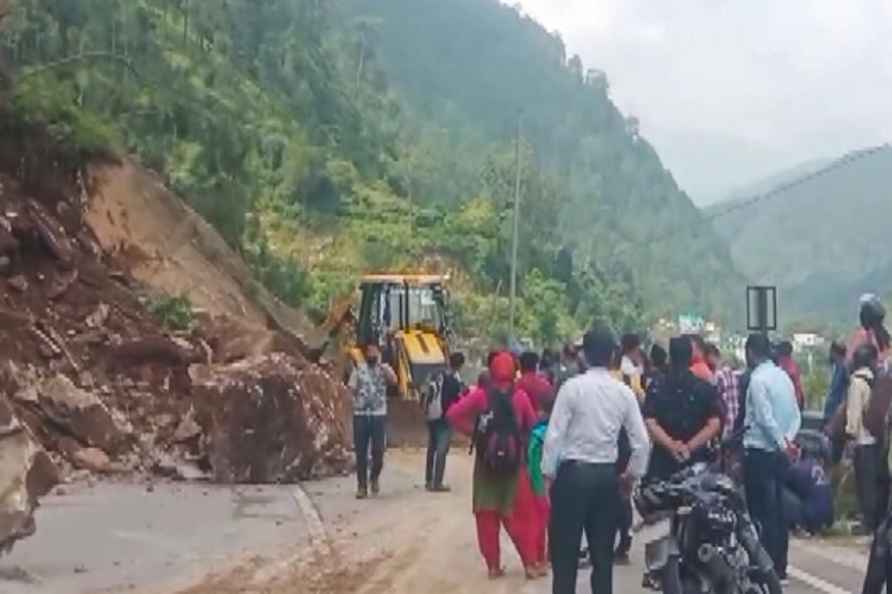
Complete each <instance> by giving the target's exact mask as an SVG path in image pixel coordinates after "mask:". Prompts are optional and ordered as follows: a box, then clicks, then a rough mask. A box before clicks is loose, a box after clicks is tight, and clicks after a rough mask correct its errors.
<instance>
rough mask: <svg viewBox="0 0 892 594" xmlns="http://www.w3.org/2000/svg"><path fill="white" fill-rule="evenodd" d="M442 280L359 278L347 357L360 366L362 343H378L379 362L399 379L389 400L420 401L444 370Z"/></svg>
mask: <svg viewBox="0 0 892 594" xmlns="http://www.w3.org/2000/svg"><path fill="white" fill-rule="evenodd" d="M446 280H447V279H446V277H442V276H435V275H369V276H365V277H363V278H362V281H361V283H360V287H359V289H360V294H361V300H360V304H359V312H358V317H357V319H356V345H354V346H353V347H352V348H351V349H350V355H351V359H352V360H353V363H354V364H356V365H358V364H361V363H362V362H363V360H364V359H363V354H362V349H361V347H362V345H364V344H367V343H368V342H370V341H375V342H377V343H378V345H379V346H380V347H381V358H382V360H383V361H384V362H385V363H389V364H390V365H391V366H392V367H393V369H394V371H395V372H396V374H397V378H398V379H399V382H398V385H397V387H396V389H395V393H394V394H392V395H393V396H398V397H399V398H401V399H404V400H418V399H419V397H420V390H421V389H422V387H423V386H425V385H426V384H427V382H428V380H429V378H431V377H432V376H433V374H435V373H437V372H439V371H441V370H443V369H445V368H446V361H447V357H448V353H449V346H448V338H449V335H450V319H449V310H448V301H449V295H448V292H447V291H446V288H445V286H444V284H445V281H446Z"/></svg>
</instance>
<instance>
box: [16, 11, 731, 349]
mask: <svg viewBox="0 0 892 594" xmlns="http://www.w3.org/2000/svg"><path fill="white" fill-rule="evenodd" d="M0 44H2V45H3V46H4V47H5V49H6V51H7V53H8V55H9V56H10V57H11V58H12V61H13V63H14V64H15V66H16V69H17V75H18V78H17V82H16V87H15V90H14V94H13V96H12V101H11V106H10V107H11V109H12V110H13V112H14V113H15V114H16V116H17V117H18V118H21V119H22V120H24V121H28V122H37V123H40V124H42V125H45V126H47V127H48V129H49V130H50V131H51V132H52V134H53V135H54V137H55V138H56V139H57V140H58V141H60V142H63V143H67V144H71V145H74V146H78V147H80V148H84V149H87V150H94V151H107V150H111V151H113V152H117V153H118V154H135V155H138V157H139V158H140V159H141V161H142V162H143V163H144V164H146V165H147V166H149V167H152V168H154V169H156V170H157V171H159V172H160V173H162V174H163V175H164V176H165V177H166V178H167V179H168V180H169V183H170V184H171V186H172V187H173V188H174V189H175V190H176V191H177V192H178V193H180V194H181V195H182V196H184V197H185V198H186V199H187V200H189V201H190V203H191V204H192V205H193V206H194V207H195V208H196V209H197V210H198V211H199V212H201V213H202V214H203V215H204V216H205V217H206V218H207V219H208V220H209V221H211V222H212V223H213V224H214V225H215V226H216V227H217V228H218V229H220V231H221V232H222V233H223V234H224V236H225V237H226V239H227V241H229V242H230V243H231V244H232V245H233V246H235V247H237V248H238V249H240V250H241V251H242V253H243V254H244V256H245V258H246V260H247V261H248V262H249V263H250V264H251V266H252V267H253V269H254V270H255V272H256V274H257V275H258V277H259V278H261V279H262V280H263V281H264V282H265V283H266V284H267V285H268V286H270V288H271V289H272V290H274V291H275V292H276V293H277V294H278V295H279V296H281V297H282V298H283V299H285V300H286V301H288V302H289V303H291V304H293V305H298V306H302V307H305V308H307V309H308V310H309V311H310V312H313V313H316V314H317V315H319V314H322V312H324V311H325V309H326V308H327V305H328V302H329V300H330V299H331V298H332V297H333V296H335V295H338V294H340V293H343V292H344V291H347V290H349V288H350V287H351V285H352V283H353V282H355V279H356V277H357V275H358V274H359V273H361V272H362V271H365V270H378V269H405V270H409V269H417V268H422V267H424V268H431V267H440V268H445V269H448V270H451V271H453V273H454V276H455V285H456V289H457V291H458V292H459V293H460V295H459V299H458V300H456V301H457V303H458V304H459V312H458V313H459V319H460V321H461V322H462V323H463V324H464V325H465V327H466V328H472V329H474V331H475V332H478V333H484V334H488V335H490V336H500V335H504V333H505V329H506V325H507V297H506V294H507V285H508V282H507V281H508V270H509V255H510V243H511V242H510V239H511V202H512V199H513V192H514V183H515V146H514V130H515V126H516V121H517V116H518V112H519V110H522V120H523V130H524V133H523V139H524V140H523V143H522V146H521V153H520V154H521V165H522V179H521V188H522V195H523V208H522V219H521V233H522V235H521V237H522V238H523V239H522V242H521V250H520V288H521V293H522V300H521V309H520V316H519V324H520V329H521V331H522V333H523V334H524V335H526V336H530V337H531V338H534V339H536V340H537V341H540V342H554V341H556V340H558V339H560V338H562V337H566V336H570V335H573V334H575V333H576V332H578V331H579V329H580V328H583V327H585V326H586V325H588V324H589V323H591V321H592V320H593V319H595V318H609V319H611V320H612V321H613V322H614V324H615V325H617V326H618V327H619V329H623V328H633V327H640V326H641V325H642V324H643V323H644V321H645V318H646V317H647V316H650V315H656V314H662V313H667V312H671V311H677V310H679V309H699V310H701V311H703V312H704V313H707V314H716V313H722V309H721V308H722V305H727V297H728V296H729V295H731V294H732V293H731V291H732V287H733V285H734V283H735V282H736V280H737V278H736V275H735V274H734V273H733V272H732V271H731V270H732V269H731V266H730V261H729V259H728V256H727V253H726V250H725V249H724V248H723V246H722V244H721V242H719V241H718V240H717V239H716V237H715V235H714V233H713V231H712V229H711V228H710V227H709V226H708V225H705V224H703V223H702V219H701V217H700V214H699V212H698V211H697V210H696V209H695V208H694V207H693V205H692V204H691V203H690V201H689V200H688V198H687V196H686V195H685V194H684V193H683V192H681V191H680V190H679V189H678V187H677V186H676V184H675V182H674V181H673V180H672V177H671V175H670V174H669V173H668V172H667V171H665V169H664V168H663V166H662V164H661V163H660V161H659V158H658V157H657V155H656V153H655V151H654V150H653V149H652V147H651V146H650V145H649V144H648V143H647V142H646V141H645V140H644V139H643V138H641V137H640V136H639V134H638V131H637V123H636V121H635V120H634V118H625V117H623V115H622V114H620V113H619V111H618V110H617V109H616V107H615V106H614V105H613V104H612V103H611V101H610V99H609V88H608V83H607V79H606V76H604V75H603V74H602V73H600V72H597V71H594V70H591V71H588V72H584V69H583V66H582V64H581V61H580V60H579V59H578V58H576V57H574V58H571V59H569V60H568V59H567V58H566V55H565V50H564V47H563V44H562V42H561V41H560V39H559V38H557V37H555V36H553V35H551V34H549V33H547V32H546V31H545V30H544V29H543V28H542V27H541V26H539V25H538V24H537V23H535V22H533V21H531V20H529V19H528V18H526V17H523V16H521V15H520V14H519V13H518V12H517V11H516V10H515V9H513V8H508V7H505V6H503V5H501V4H499V3H498V2H496V1H494V0H453V1H450V2H433V1H429V0H411V1H410V0H375V1H374V2H372V1H369V0H366V1H363V0H336V1H332V2H328V1H323V0H262V1H256V0H226V1H217V0H208V1H195V0H17V2H16V5H15V11H14V12H13V13H12V15H11V16H10V17H9V19H8V23H7V27H6V30H5V31H4V32H3V33H0Z"/></svg>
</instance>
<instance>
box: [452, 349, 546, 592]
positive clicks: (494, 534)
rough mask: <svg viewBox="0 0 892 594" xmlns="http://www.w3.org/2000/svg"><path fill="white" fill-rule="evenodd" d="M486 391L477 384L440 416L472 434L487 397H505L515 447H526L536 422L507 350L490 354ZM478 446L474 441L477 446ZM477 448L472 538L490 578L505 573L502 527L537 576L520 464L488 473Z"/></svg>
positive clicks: (531, 515)
mask: <svg viewBox="0 0 892 594" xmlns="http://www.w3.org/2000/svg"><path fill="white" fill-rule="evenodd" d="M489 371H490V376H491V377H490V380H491V384H490V386H491V387H490V389H489V390H486V389H483V388H477V389H475V390H473V391H472V392H470V393H469V394H468V395H467V396H465V397H464V398H462V399H461V400H460V401H459V402H457V403H456V404H454V405H453V406H452V407H451V408H450V409H449V412H448V413H447V414H446V418H447V419H448V420H449V423H450V424H451V425H452V426H453V427H454V428H455V429H456V430H458V431H460V432H462V433H464V434H465V435H473V433H474V431H475V428H476V423H477V419H478V417H480V415H482V414H484V413H486V412H487V411H489V410H491V405H490V403H491V399H493V398H509V397H510V398H511V406H512V409H513V411H514V419H515V421H516V422H517V425H518V429H519V434H520V436H521V438H522V439H523V440H524V443H522V444H520V445H521V447H520V451H521V452H525V451H526V439H527V437H528V436H529V433H530V430H531V429H532V428H533V425H535V424H536V420H537V418H536V413H535V411H534V410H533V405H532V403H531V402H530V399H529V396H527V394H526V393H525V392H523V391H522V390H518V389H516V388H515V386H514V378H515V373H516V367H515V363H514V357H512V355H511V354H510V353H499V354H497V355H495V356H494V357H492V360H491V362H490V366H489ZM478 445H479V444H478ZM482 450H483V448H482V447H477V456H476V458H475V460H474V517H475V519H476V522H477V542H478V544H479V546H480V553H481V554H482V555H483V559H484V561H485V562H486V567H487V569H488V570H489V577H490V578H493V579H495V578H498V577H501V576H503V575H505V570H504V569H503V568H502V565H501V558H500V550H499V533H500V530H501V527H502V526H504V527H505V530H506V531H507V532H508V535H509V536H510V537H511V540H512V542H513V543H514V546H515V548H516V549H517V552H518V554H519V555H520V559H521V561H522V562H523V566H524V570H525V572H526V576H527V578H530V579H533V578H537V577H543V576H544V575H545V574H546V573H547V569H546V568H545V567H544V566H543V565H540V564H537V559H536V532H537V531H536V527H537V523H538V515H537V511H536V504H535V497H534V494H533V490H532V487H531V486H530V477H529V474H528V472H527V468H526V464H523V463H522V464H520V465H519V468H518V469H517V471H516V472H513V473H511V474H510V475H499V474H495V473H493V472H492V471H491V470H490V469H489V467H487V465H486V464H485V463H484V462H483V460H482V455H481V452H482Z"/></svg>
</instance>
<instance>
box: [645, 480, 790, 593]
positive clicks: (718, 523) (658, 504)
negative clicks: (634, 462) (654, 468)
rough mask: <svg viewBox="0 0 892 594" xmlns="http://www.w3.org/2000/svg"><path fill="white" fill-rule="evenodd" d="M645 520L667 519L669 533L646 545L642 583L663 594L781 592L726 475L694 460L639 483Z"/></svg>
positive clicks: (753, 526)
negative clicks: (661, 477)
mask: <svg viewBox="0 0 892 594" xmlns="http://www.w3.org/2000/svg"><path fill="white" fill-rule="evenodd" d="M635 505H636V507H637V508H638V511H639V513H641V515H642V517H644V518H645V521H648V520H651V522H650V523H653V520H654V519H665V518H666V517H667V516H668V518H669V526H670V527H669V533H668V534H666V535H665V536H663V537H661V538H659V539H658V540H656V541H654V542H651V543H648V544H647V545H646V547H645V566H646V571H647V574H646V576H645V583H646V584H647V585H649V586H651V587H653V588H654V589H657V590H661V591H662V592H663V593H664V594H694V593H697V594H700V593H703V594H707V593H708V594H781V592H782V590H781V585H780V580H779V579H778V576H777V574H776V572H775V571H774V566H773V564H772V562H771V558H770V557H769V556H768V553H767V552H766V551H765V549H764V548H763V547H762V545H761V543H760V542H759V535H758V533H757V530H756V526H755V525H754V523H753V521H752V520H751V519H750V516H749V513H748V512H747V508H746V502H745V500H744V498H743V495H742V494H741V493H740V491H739V490H738V489H737V487H736V486H735V484H734V482H733V481H732V480H731V478H730V477H728V476H727V475H725V474H723V473H721V472H716V471H713V470H711V469H710V467H709V465H707V464H705V463H698V464H694V465H693V466H691V467H689V468H686V469H684V470H682V471H680V472H678V473H677V474H675V475H674V476H672V477H671V478H670V479H668V480H665V481H659V482H654V483H650V484H646V485H642V486H640V487H639V488H638V489H637V491H636V493H635Z"/></svg>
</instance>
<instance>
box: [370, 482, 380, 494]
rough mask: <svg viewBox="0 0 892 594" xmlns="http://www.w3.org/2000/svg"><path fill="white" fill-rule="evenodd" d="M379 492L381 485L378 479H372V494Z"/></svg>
mask: <svg viewBox="0 0 892 594" xmlns="http://www.w3.org/2000/svg"><path fill="white" fill-rule="evenodd" d="M380 492H381V485H380V484H379V483H378V479H372V495H377V494H378V493H380Z"/></svg>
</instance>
